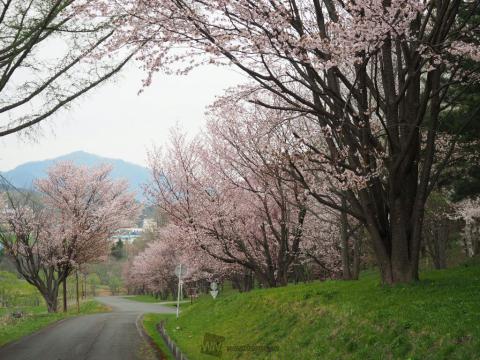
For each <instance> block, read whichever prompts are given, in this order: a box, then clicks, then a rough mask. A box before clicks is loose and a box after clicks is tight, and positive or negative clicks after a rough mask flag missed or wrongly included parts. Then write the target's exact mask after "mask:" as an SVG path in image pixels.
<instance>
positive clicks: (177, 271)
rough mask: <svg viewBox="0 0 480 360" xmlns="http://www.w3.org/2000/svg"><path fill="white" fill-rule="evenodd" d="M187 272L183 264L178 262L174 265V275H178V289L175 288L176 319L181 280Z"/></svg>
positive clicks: (181, 285)
mask: <svg viewBox="0 0 480 360" xmlns="http://www.w3.org/2000/svg"><path fill="white" fill-rule="evenodd" d="M186 273H187V267H186V266H185V265H183V264H179V265H177V266H176V267H175V275H176V276H177V277H178V289H177V319H178V312H179V309H180V293H181V292H182V287H183V280H182V278H183V277H184V276H185V274H186Z"/></svg>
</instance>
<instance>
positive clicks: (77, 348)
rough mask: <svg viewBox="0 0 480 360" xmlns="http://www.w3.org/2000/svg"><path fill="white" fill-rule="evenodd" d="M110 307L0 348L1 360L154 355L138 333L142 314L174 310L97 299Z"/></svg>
mask: <svg viewBox="0 0 480 360" xmlns="http://www.w3.org/2000/svg"><path fill="white" fill-rule="evenodd" d="M97 300H98V301H100V302H102V303H104V304H106V305H108V306H110V307H112V309H113V311H112V312H110V313H105V314H94V315H85V316H79V317H76V318H70V319H66V320H62V321H60V322H58V323H56V324H54V325H52V326H49V327H47V328H45V329H43V330H40V331H39V332H37V333H35V334H32V335H29V336H26V337H24V338H22V339H20V340H18V341H16V342H14V343H11V344H9V345H7V346H5V347H2V348H0V359H1V360H136V359H138V360H150V359H155V354H154V352H153V350H152V349H151V347H150V346H149V345H148V343H147V341H146V339H145V338H144V337H143V336H142V334H141V331H140V328H139V327H140V326H141V324H140V316H141V315H142V314H144V313H152V312H153V313H173V312H175V308H173V307H167V306H162V305H158V304H149V303H141V302H136V301H131V300H126V299H123V298H120V297H113V296H109V297H98V298H97Z"/></svg>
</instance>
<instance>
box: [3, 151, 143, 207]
mask: <svg viewBox="0 0 480 360" xmlns="http://www.w3.org/2000/svg"><path fill="white" fill-rule="evenodd" d="M58 161H72V162H73V163H74V164H76V165H86V166H96V165H100V164H111V165H112V166H113V169H112V172H111V176H112V179H126V180H127V181H128V182H129V183H130V190H131V191H135V192H136V193H137V198H138V199H140V200H142V199H143V191H142V188H141V185H142V184H145V183H146V182H148V181H149V179H150V172H149V171H148V169H147V168H145V167H143V166H140V165H136V164H132V163H129V162H126V161H124V160H120V159H111V158H106V157H102V156H98V155H94V154H89V153H86V152H84V151H76V152H73V153H70V154H67V155H63V156H59V157H57V158H55V159H48V160H43V161H32V162H28V163H25V164H22V165H19V166H17V167H16V168H15V169H13V170H10V171H6V172H2V175H3V176H4V177H5V178H6V179H8V180H9V181H10V182H11V183H12V184H13V185H14V186H16V187H19V188H26V189H29V188H31V187H32V184H33V180H35V179H39V178H43V177H46V173H47V169H48V168H49V167H50V166H52V165H53V164H54V163H56V162H58Z"/></svg>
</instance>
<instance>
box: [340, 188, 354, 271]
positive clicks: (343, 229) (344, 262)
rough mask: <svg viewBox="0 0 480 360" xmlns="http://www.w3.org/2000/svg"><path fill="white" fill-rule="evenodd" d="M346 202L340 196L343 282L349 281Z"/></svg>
mask: <svg viewBox="0 0 480 360" xmlns="http://www.w3.org/2000/svg"><path fill="white" fill-rule="evenodd" d="M346 207H347V201H346V199H345V197H343V196H342V211H341V212H340V234H341V241H342V244H341V248H342V274H343V280H351V279H352V274H351V272H350V247H349V245H348V218H347V213H346Z"/></svg>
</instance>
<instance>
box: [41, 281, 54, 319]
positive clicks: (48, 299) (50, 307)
mask: <svg viewBox="0 0 480 360" xmlns="http://www.w3.org/2000/svg"><path fill="white" fill-rule="evenodd" d="M42 296H43V298H44V299H45V303H46V304H47V311H48V312H49V313H55V312H57V304H58V300H57V297H58V287H55V288H54V289H51V290H50V291H45V292H44V293H42Z"/></svg>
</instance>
